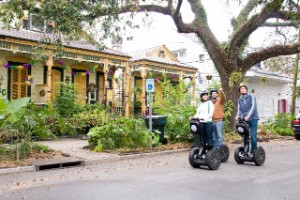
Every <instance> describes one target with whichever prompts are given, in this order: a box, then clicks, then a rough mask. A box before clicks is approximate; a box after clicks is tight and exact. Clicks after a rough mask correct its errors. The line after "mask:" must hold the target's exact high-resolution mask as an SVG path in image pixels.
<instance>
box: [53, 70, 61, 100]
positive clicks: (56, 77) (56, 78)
mask: <svg viewBox="0 0 300 200" xmlns="http://www.w3.org/2000/svg"><path fill="white" fill-rule="evenodd" d="M60 77H61V72H60V71H59V70H55V69H52V76H51V84H52V90H51V94H52V95H51V96H52V101H53V102H56V99H57V97H58V95H59V93H60V82H61V80H60Z"/></svg>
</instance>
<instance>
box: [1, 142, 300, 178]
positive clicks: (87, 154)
mask: <svg viewBox="0 0 300 200" xmlns="http://www.w3.org/2000/svg"><path fill="white" fill-rule="evenodd" d="M37 143H39V144H43V145H45V146H48V147H50V148H51V149H53V150H56V151H60V152H63V153H64V154H67V155H68V156H69V158H76V159H78V160H82V161H83V162H84V165H93V164H100V163H104V162H113V161H120V160H129V159H137V158H140V157H146V156H147V157H153V156H158V155H165V154H173V153H178V152H184V151H186V152H188V151H189V150H190V149H189V148H185V149H177V150H167V151H160V152H152V153H140V154H131V155H121V156H120V155H117V154H113V153H99V152H93V151H90V150H89V149H88V148H84V147H85V146H87V145H88V141H87V140H80V139H60V140H58V141H38V142H37ZM241 145H242V144H236V143H227V146H228V147H229V150H230V157H232V156H233V155H234V151H235V148H236V147H237V146H241ZM258 145H259V146H263V148H264V149H265V151H266V153H268V151H273V152H278V151H281V150H282V149H286V148H300V141H297V140H295V139H294V138H293V137H288V138H281V139H275V140H270V141H269V142H259V143H258ZM41 161H43V160H41ZM45 161H46V160H45ZM32 171H36V168H35V166H26V167H15V168H4V169H0V176H1V175H4V174H12V173H20V172H32Z"/></svg>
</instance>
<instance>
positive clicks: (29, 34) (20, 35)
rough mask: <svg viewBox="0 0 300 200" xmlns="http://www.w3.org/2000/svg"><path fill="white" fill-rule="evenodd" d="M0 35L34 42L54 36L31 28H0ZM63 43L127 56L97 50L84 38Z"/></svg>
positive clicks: (115, 51) (111, 52)
mask: <svg viewBox="0 0 300 200" xmlns="http://www.w3.org/2000/svg"><path fill="white" fill-rule="evenodd" d="M0 35H1V36H7V37H11V38H17V39H23V40H29V41H34V42H39V41H41V40H42V39H43V38H44V37H47V36H48V37H50V38H51V37H54V35H52V34H46V33H41V32H36V31H31V30H23V29H20V30H17V29H9V30H8V29H2V28H0ZM63 45H64V46H66V47H71V48H76V49H82V50H88V51H94V52H101V53H107V54H112V55H118V56H125V57H129V55H128V54H125V53H123V52H120V51H117V50H114V49H110V48H105V49H104V50H102V51H99V49H98V48H97V46H96V45H93V44H91V43H90V42H88V41H87V40H85V39H81V40H78V41H68V42H67V41H63Z"/></svg>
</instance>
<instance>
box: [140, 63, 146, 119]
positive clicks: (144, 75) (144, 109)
mask: <svg viewBox="0 0 300 200" xmlns="http://www.w3.org/2000/svg"><path fill="white" fill-rule="evenodd" d="M141 74H142V115H146V75H147V70H146V66H143V67H142V72H141Z"/></svg>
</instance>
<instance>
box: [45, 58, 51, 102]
mask: <svg viewBox="0 0 300 200" xmlns="http://www.w3.org/2000/svg"><path fill="white" fill-rule="evenodd" d="M46 65H47V103H50V102H51V97H52V67H53V57H52V54H51V53H50V55H49V56H48V61H47V62H46Z"/></svg>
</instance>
